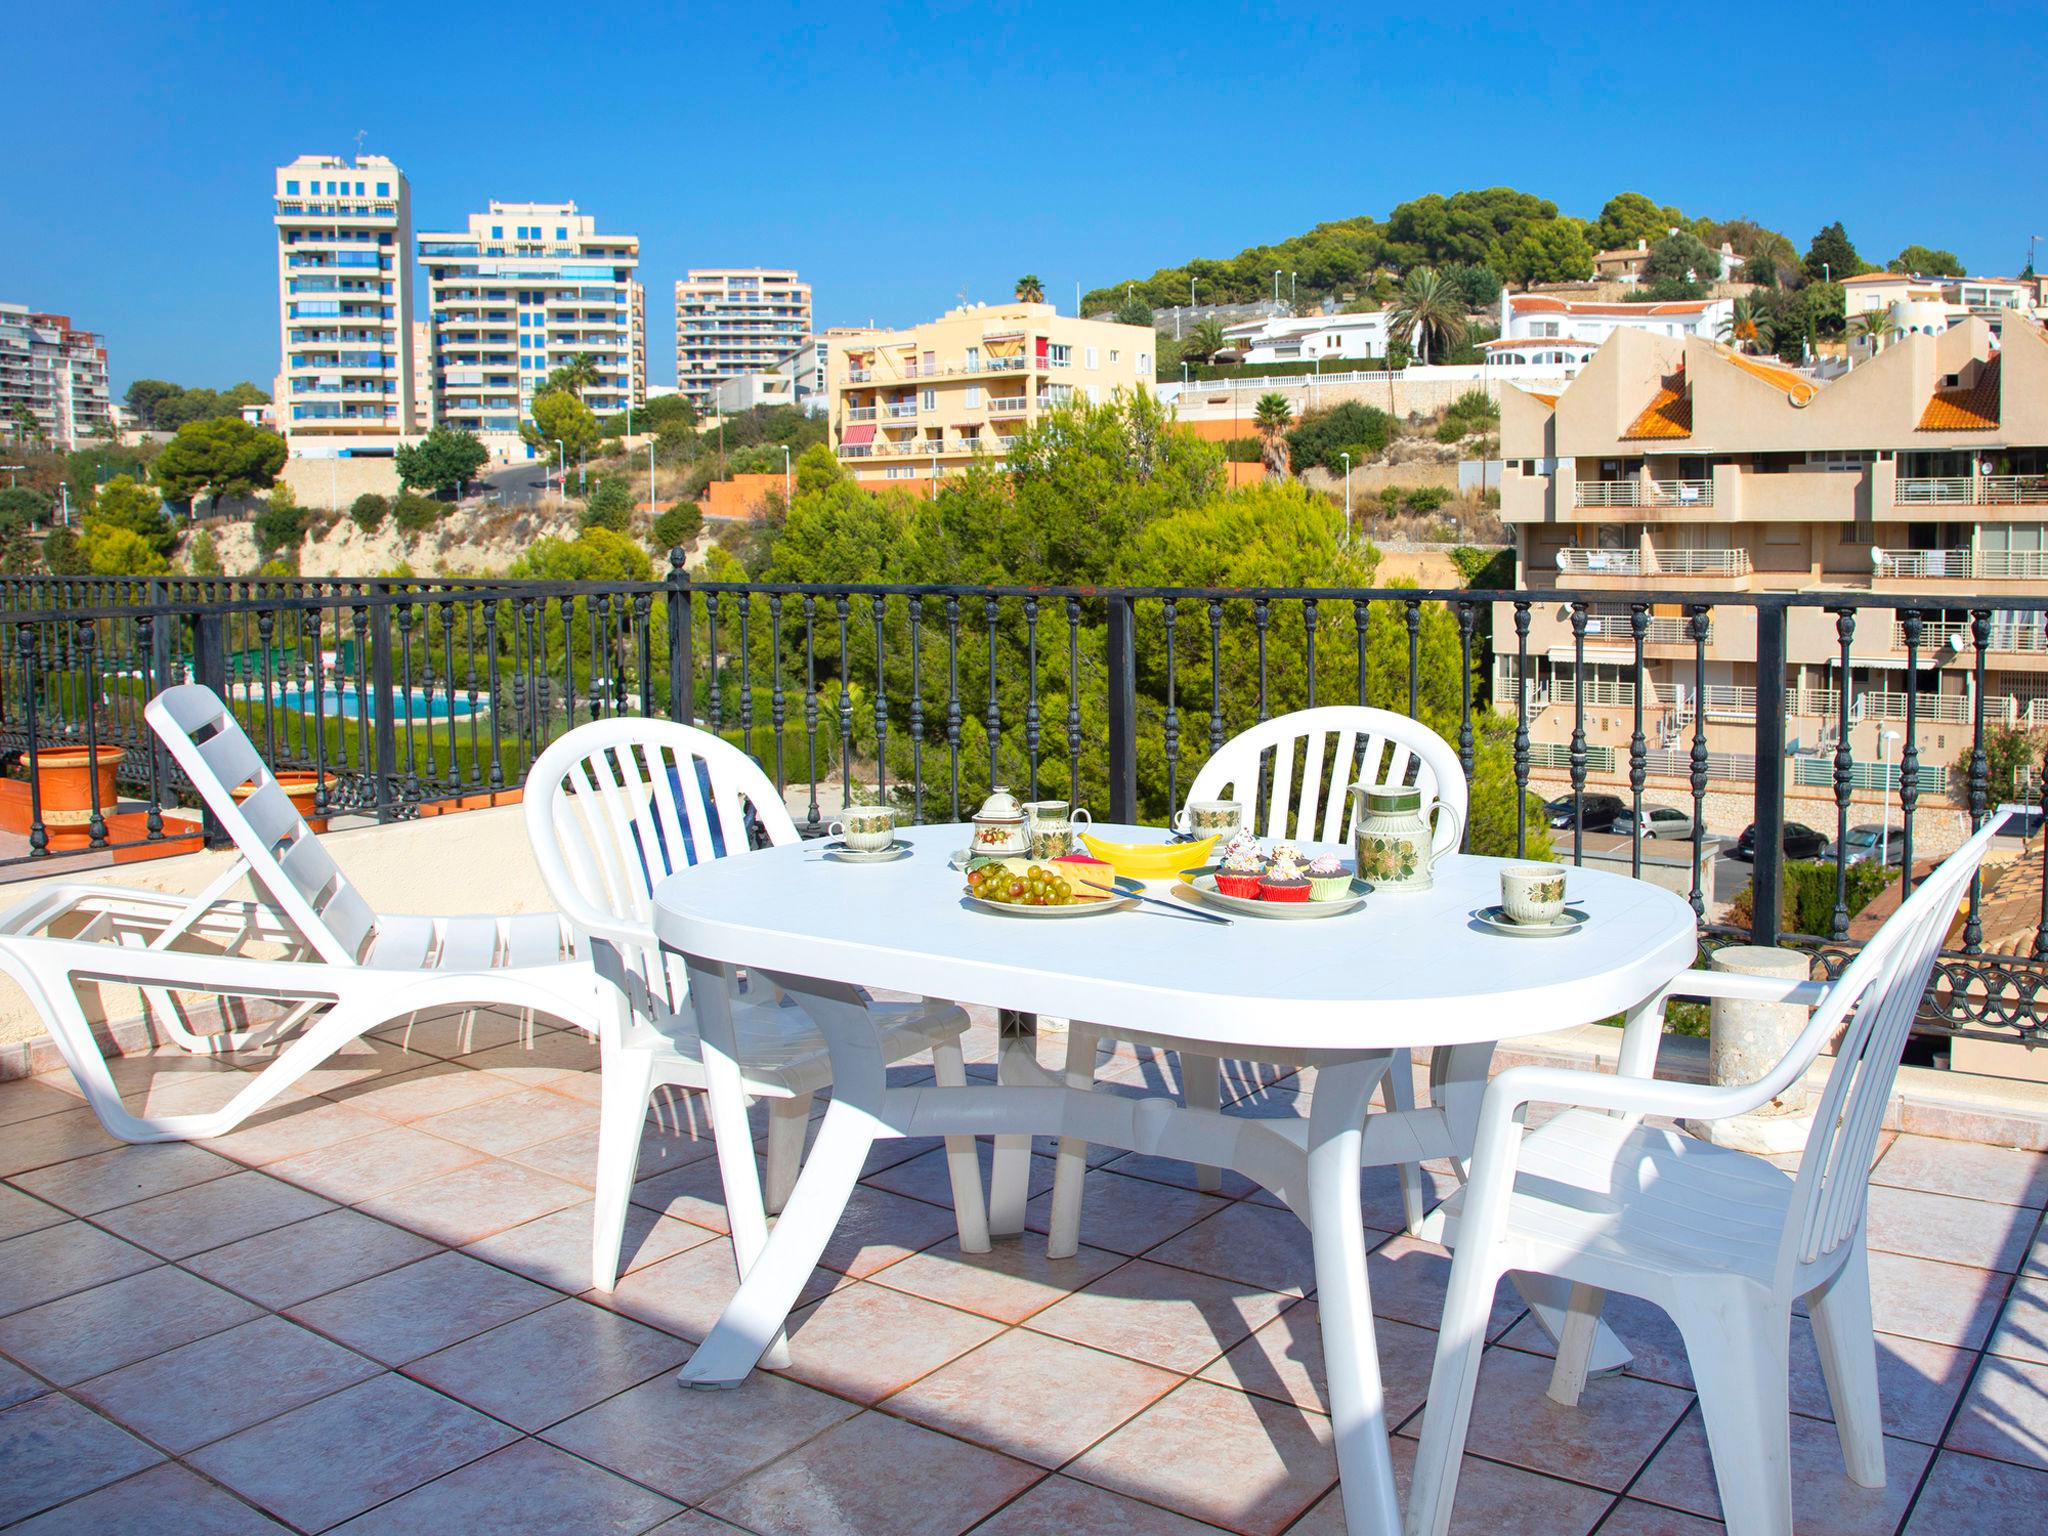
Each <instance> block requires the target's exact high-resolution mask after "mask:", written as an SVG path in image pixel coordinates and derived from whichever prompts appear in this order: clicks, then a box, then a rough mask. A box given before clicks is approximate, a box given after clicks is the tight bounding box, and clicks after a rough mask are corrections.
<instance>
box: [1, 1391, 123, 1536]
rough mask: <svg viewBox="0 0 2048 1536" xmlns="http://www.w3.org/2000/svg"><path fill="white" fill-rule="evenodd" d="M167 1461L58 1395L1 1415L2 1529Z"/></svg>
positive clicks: (19, 1406)
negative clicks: (3, 1472) (10, 1523)
mask: <svg viewBox="0 0 2048 1536" xmlns="http://www.w3.org/2000/svg"><path fill="white" fill-rule="evenodd" d="M162 1460H163V1456H162V1454H161V1453H160V1452H157V1451H153V1450H151V1449H150V1448H149V1447H148V1446H146V1445H144V1444H143V1443H142V1442H141V1441H140V1440H138V1439H136V1438H135V1437H134V1436H133V1435H131V1434H129V1433H128V1432H127V1431H126V1430H123V1429H117V1428H116V1427H115V1426H114V1425H112V1424H109V1423H108V1422H107V1421H106V1420H105V1419H103V1418H101V1417H100V1416H99V1415H98V1414H96V1413H94V1412H93V1411H92V1410H91V1409H89V1408H87V1407H85V1406H84V1405H83V1404H80V1403H74V1402H72V1401H71V1399H69V1398H67V1397H64V1396H62V1395H61V1394H59V1393H55V1392H50V1393H46V1394H45V1395H43V1396H41V1397H35V1398H30V1399H29V1400H28V1401H27V1402H25V1403H17V1404H16V1405H15V1406H14V1407H12V1408H9V1409H8V1410H7V1411H6V1412H4V1413H0V1467H5V1468H6V1469H7V1475H6V1476H5V1477H0V1525H5V1524H8V1523H9V1522H11V1521H15V1520H25V1519H27V1518H28V1517H29V1516H30V1515H33V1514H36V1513H38V1512H39V1511H41V1510H45V1509H48V1508H49V1507H50V1506H51V1505H53V1504H61V1503H62V1502H64V1500H66V1499H75V1498H77V1497H78V1496H79V1495H80V1494H81V1493H89V1492H91V1491H92V1490H93V1489H95V1488H99V1487H102V1486H103V1485H105V1484H107V1483H111V1482H114V1481H116V1480H118V1479H120V1478H124V1477H127V1476H129V1475H130V1474H131V1473H135V1472H139V1471H141V1470H142V1469H143V1468H144V1467H146V1466H149V1465H150V1464H151V1463H153V1462H159V1461H162Z"/></svg>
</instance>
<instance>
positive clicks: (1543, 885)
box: [1500, 864, 1564, 923]
mask: <svg viewBox="0 0 2048 1536" xmlns="http://www.w3.org/2000/svg"><path fill="white" fill-rule="evenodd" d="M1500 907H1501V911H1502V912H1504V913H1505V914H1507V919H1508V921H1509V922H1511V923H1550V922H1555V921H1556V920H1557V919H1558V918H1559V917H1561V916H1562V915H1563V913H1564V866H1563V865H1562V864H1510V865H1508V866H1507V868H1505V869H1503V870H1502V871H1501V872H1500Z"/></svg>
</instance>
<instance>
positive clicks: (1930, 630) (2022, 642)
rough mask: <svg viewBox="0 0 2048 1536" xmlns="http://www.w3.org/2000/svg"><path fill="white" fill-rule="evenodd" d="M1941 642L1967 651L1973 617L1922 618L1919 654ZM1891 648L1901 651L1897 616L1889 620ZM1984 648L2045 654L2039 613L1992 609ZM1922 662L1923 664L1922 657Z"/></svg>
mask: <svg viewBox="0 0 2048 1536" xmlns="http://www.w3.org/2000/svg"><path fill="white" fill-rule="evenodd" d="M1942 646H1948V647H1949V648H1950V649H1951V650H1953V651H1956V652H1958V653H1967V652H1969V651H1970V650H1972V649H1974V648H1975V646H1976V634H1975V623H1974V621H1973V620H1970V619H1953V618H1930V619H1927V620H1925V621H1923V623H1922V624H1921V628H1920V655H1921V656H1922V657H1923V658H1924V657H1928V656H1931V655H1933V653H1934V652H1935V651H1936V650H1937V649H1939V648H1940V647H1942ZM1891 648H1892V649H1893V650H1894V651H1903V650H1905V648H1906V629H1905V625H1904V624H1903V623H1901V622H1899V621H1898V620H1894V621H1893V623H1892V627H1891ZM1985 649H1986V650H1987V651H1989V652H1994V653H2000V654H2005V655H2017V656H2048V628H2044V627H2043V623H2042V615H2040V614H2038V613H1994V614H1993V615H1992V616H1991V623H1990V625H1989V629H1988V633H1987V634H1986V637H1985ZM1922 664H1923V665H1924V664H1925V663H1924V661H1923V663H1922Z"/></svg>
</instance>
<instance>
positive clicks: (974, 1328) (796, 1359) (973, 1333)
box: [788, 1281, 1001, 1403]
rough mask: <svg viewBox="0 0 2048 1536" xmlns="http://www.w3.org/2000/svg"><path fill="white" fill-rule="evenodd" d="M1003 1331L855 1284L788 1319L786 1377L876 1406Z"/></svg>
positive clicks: (900, 1295)
mask: <svg viewBox="0 0 2048 1536" xmlns="http://www.w3.org/2000/svg"><path fill="white" fill-rule="evenodd" d="M999 1332H1001V1326H1000V1325H999V1324H996V1323H992V1322H990V1321H989V1320H988V1319H987V1318H983V1317H975V1316H974V1315H972V1314H971V1313H967V1312H958V1311H955V1310H954V1309H953V1308H951V1307H942V1306H940V1305H938V1303H936V1302H930V1301H921V1300H919V1299H918V1298H917V1297H915V1296H906V1295H904V1294H903V1293H902V1292H901V1291H891V1290H886V1289H884V1288H883V1287H881V1286H877V1285H869V1284H866V1283H864V1282H858V1281H857V1282H855V1283H854V1284H852V1285H849V1286H845V1287H843V1288H842V1289H840V1290H837V1291H834V1292H833V1293H832V1294H831V1295H830V1296H827V1297H825V1298H824V1299H823V1300H821V1301H816V1302H813V1303H811V1305H809V1306H808V1307H805V1308H803V1309H801V1310H799V1311H797V1312H796V1313H794V1314H792V1315H791V1317H790V1320H789V1362H790V1363H789V1371H788V1373H789V1375H791V1376H792V1377H794V1378H795V1379H796V1380H798V1381H802V1382H807V1383H809V1384H810V1385H811V1386H814V1387H822V1388H824V1389H825V1390H826V1391H828V1392H836V1393H838V1394H839V1395H840V1396H841V1397H850V1398H852V1399H853V1400H854V1401H856V1402H861V1403H875V1402H879V1401H881V1399H883V1398H885V1397H887V1396H888V1395H889V1394H890V1393H892V1392H897V1391H900V1390H901V1389H902V1388H904V1387H906V1386H908V1385H909V1384H910V1383H911V1382H913V1381H916V1380H917V1379H918V1378H919V1377H921V1376H924V1375H926V1374H927V1373H928V1372H931V1371H935V1370H937V1369H938V1368H939V1367H940V1366H942V1365H944V1364H945V1363H946V1362H947V1361H949V1360H952V1359H954V1358H956V1357H958V1356H960V1355H964V1354H965V1353H967V1351H968V1350H970V1349H973V1348H974V1347H975V1346H976V1345H977V1344H981V1343H983V1342H985V1341H986V1340H988V1339H990V1338H992V1337H994V1336H995V1335H996V1334H997V1333H999Z"/></svg>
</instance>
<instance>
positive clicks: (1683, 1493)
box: [1629, 1409, 1934, 1536]
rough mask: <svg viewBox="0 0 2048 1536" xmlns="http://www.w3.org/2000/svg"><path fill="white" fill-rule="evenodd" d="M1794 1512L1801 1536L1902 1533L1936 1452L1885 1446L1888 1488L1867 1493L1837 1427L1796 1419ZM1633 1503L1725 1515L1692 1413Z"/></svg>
mask: <svg viewBox="0 0 2048 1536" xmlns="http://www.w3.org/2000/svg"><path fill="white" fill-rule="evenodd" d="M1791 1424H1792V1514H1793V1524H1794V1525H1795V1527H1796V1528H1797V1529H1798V1531H1799V1536H1878V1533H1880V1532H1882V1533H1889V1532H1891V1531H1893V1530H1896V1529H1897V1528H1898V1524H1899V1519H1900V1517H1901V1516H1903V1515H1904V1514H1905V1512H1906V1505H1907V1504H1908V1503H1909V1502H1910V1501H1911V1500H1912V1497H1913V1490H1914V1489H1915V1488H1917V1487H1918V1486H1919V1484H1920V1474H1921V1473H1922V1472H1923V1471H1925V1470H1926V1467H1927V1462H1928V1459H1929V1458H1930V1457H1931V1456H1933V1454H1934V1451H1933V1449H1932V1448H1931V1447H1929V1446H1925V1445H1916V1444H1915V1443H1914V1442H1913V1441H1911V1440H1898V1439H1891V1438H1887V1439H1886V1441H1885V1443H1884V1461H1885V1479H1886V1481H1885V1486H1884V1487H1882V1488H1863V1487H1859V1486H1858V1485H1857V1484H1855V1483H1852V1482H1850V1481H1849V1475H1848V1473H1846V1472H1845V1471H1843V1470H1842V1442H1841V1440H1840V1439H1839V1438H1838V1437H1837V1436H1836V1434H1835V1428H1834V1426H1833V1425H1832V1424H1823V1423H1822V1422H1821V1421H1820V1420H1818V1419H1809V1418H1806V1417H1805V1416H1804V1415H1801V1414H1796V1413H1795V1414H1793V1415H1792V1416H1791ZM1629 1494H1630V1496H1631V1497H1632V1498H1637V1499H1644V1500H1647V1501H1649V1502H1650V1503H1653V1504H1665V1505H1669V1506H1670V1507H1671V1508H1673V1509H1682V1510H1686V1511H1688V1512H1689V1513H1692V1514H1695V1515H1705V1516H1707V1517H1709V1518H1711V1519H1715V1520H1718V1519H1720V1518H1721V1496H1720V1493H1719V1492H1718V1491H1717V1490H1716V1488H1715V1486H1714V1467H1713V1461H1712V1459H1711V1458H1710V1457H1709V1456H1708V1454H1707V1432H1706V1423H1705V1421H1704V1420H1703V1419H1702V1418H1701V1417H1700V1415H1699V1410H1698V1409H1694V1410H1693V1411H1692V1412H1691V1413H1689V1414H1687V1415H1686V1419H1685V1422H1684V1423H1683V1424H1681V1425H1679V1426H1678V1429H1677V1431H1676V1432H1675V1433H1673V1435H1672V1436H1671V1438H1670V1440H1668V1441H1667V1442H1666V1443H1665V1446H1664V1449H1663V1450H1661V1451H1659V1452H1658V1453H1657V1458H1656V1460H1654V1461H1652V1462H1651V1463H1650V1466H1649V1469H1648V1470H1647V1471H1645V1472H1644V1473H1643V1475H1642V1476H1641V1477H1640V1478H1638V1479H1637V1480H1636V1484H1635V1486H1634V1487H1632V1488H1631V1489H1630V1490H1629Z"/></svg>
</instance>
